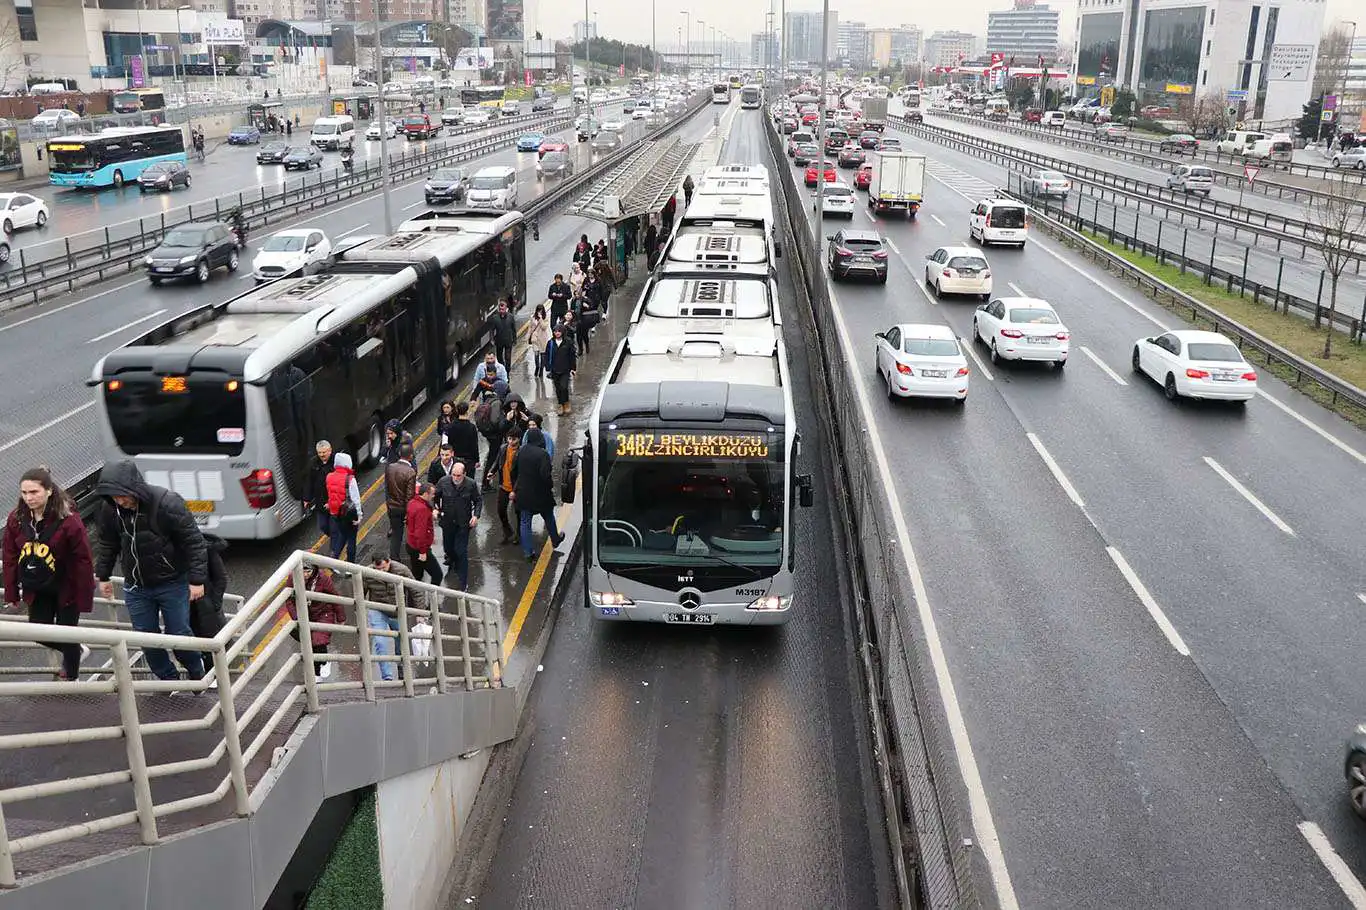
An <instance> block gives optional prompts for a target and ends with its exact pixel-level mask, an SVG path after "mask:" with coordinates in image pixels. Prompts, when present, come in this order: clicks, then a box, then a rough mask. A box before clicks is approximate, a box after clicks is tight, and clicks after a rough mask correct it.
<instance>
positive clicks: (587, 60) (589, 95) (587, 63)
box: [583, 0, 593, 120]
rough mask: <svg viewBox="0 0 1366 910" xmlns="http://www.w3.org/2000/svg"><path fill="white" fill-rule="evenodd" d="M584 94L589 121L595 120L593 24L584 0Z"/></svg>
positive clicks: (586, 2) (586, 0)
mask: <svg viewBox="0 0 1366 910" xmlns="http://www.w3.org/2000/svg"><path fill="white" fill-rule="evenodd" d="M583 60H584V64H583V66H584V73H583V92H584V99H585V103H584V107H586V108H587V109H588V119H589V120H592V119H593V23H592V22H591V21H590V20H589V18H588V0H583Z"/></svg>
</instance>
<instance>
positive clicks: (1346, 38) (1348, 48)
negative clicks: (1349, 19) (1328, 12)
mask: <svg viewBox="0 0 1366 910" xmlns="http://www.w3.org/2000/svg"><path fill="white" fill-rule="evenodd" d="M1351 61H1352V33H1351V30H1350V29H1349V28H1348V27H1347V26H1346V25H1344V24H1343V23H1341V22H1338V23H1335V24H1334V25H1333V27H1332V28H1330V29H1329V30H1328V31H1326V32H1324V33H1323V37H1322V38H1320V39H1319V56H1318V60H1317V62H1316V63H1315V64H1314V90H1313V91H1312V92H1311V93H1310V95H1309V97H1311V98H1322V97H1323V96H1324V95H1326V94H1331V93H1332V92H1333V90H1334V89H1337V88H1339V87H1341V86H1342V80H1343V77H1344V76H1346V75H1347V67H1348V65H1349V64H1350V63H1351Z"/></svg>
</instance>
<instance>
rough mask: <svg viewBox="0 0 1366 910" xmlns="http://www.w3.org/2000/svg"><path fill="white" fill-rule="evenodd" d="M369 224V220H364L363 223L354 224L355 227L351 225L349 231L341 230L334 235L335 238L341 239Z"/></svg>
mask: <svg viewBox="0 0 1366 910" xmlns="http://www.w3.org/2000/svg"><path fill="white" fill-rule="evenodd" d="M369 226H370V222H368V221H367V222H365V223H364V224H358V225H356V226H355V227H353V228H352V229H351V230H349V231H342V232H341V233H340V234H338V235H337V236H336V238H335V239H337V240H341V239H342V238H343V237H350V236H351V235H352V234H354V233H356V231H359V230H362V229H364V228H368V227H369Z"/></svg>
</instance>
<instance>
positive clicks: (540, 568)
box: [503, 474, 583, 663]
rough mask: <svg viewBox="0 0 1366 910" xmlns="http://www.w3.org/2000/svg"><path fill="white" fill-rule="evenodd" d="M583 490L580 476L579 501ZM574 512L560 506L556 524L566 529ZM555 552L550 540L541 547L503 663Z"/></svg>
mask: <svg viewBox="0 0 1366 910" xmlns="http://www.w3.org/2000/svg"><path fill="white" fill-rule="evenodd" d="M582 490H583V474H579V479H578V480H577V481H576V482H575V484H574V491H575V496H574V498H575V499H576V500H577V499H578V498H579V494H580V492H581V491H582ZM573 510H574V506H573V505H572V504H571V503H564V504H563V505H561V506H560V514H558V515H556V516H555V524H556V525H558V526H559V527H558V528H557V529H556V530H559V531H560V533H561V534H563V533H564V531H563V530H561V529H562V528H563V527H564V522H565V519H566V518H568V517H569V513H570V512H572V511H573ZM553 552H555V548H554V547H553V546H551V543H550V541H549V540H546V542H545V545H544V546H542V547H541V557H540V559H537V560H536V568H534V569H532V570H531V577H530V578H528V579H527V583H526V587H525V588H523V589H522V599H521V602H519V603H518V604H517V612H516V613H514V614H513V615H512V622H511V623H510V624H509V625H508V632H507V635H506V636H504V637H503V662H504V663H506V662H507V659H508V658H509V657H511V656H512V649H513V648H515V647H516V646H517V639H518V638H519V637H520V636H521V634H522V626H523V625H524V624H525V623H526V618H527V616H528V615H529V614H530V613H531V607H532V604H534V603H535V602H536V594H537V593H538V592H539V591H540V588H541V582H542V581H543V580H544V579H545V571H546V569H548V568H549V567H550V554H551V553H553Z"/></svg>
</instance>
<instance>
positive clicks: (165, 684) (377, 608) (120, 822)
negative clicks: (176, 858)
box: [0, 551, 504, 887]
mask: <svg viewBox="0 0 1366 910" xmlns="http://www.w3.org/2000/svg"><path fill="white" fill-rule="evenodd" d="M310 567H311V568H314V569H316V570H317V571H320V572H321V571H330V572H332V573H334V577H336V578H338V579H343V576H344V580H341V581H340V583H339V584H338V585H337V590H338V594H336V595H329V594H321V593H318V592H315V591H309V590H307V587H306V585H305V576H304V572H305V569H306V568H310ZM367 581H369V582H371V583H372V585H373V584H374V583H379V584H381V585H392V586H393V588H392V591H393V601H394V602H393V603H382V602H376V601H373V600H371V599H369V597H368V596H367V594H366V582H367ZM372 591H374V592H377V591H378V589H374V588H372ZM296 593H298V594H299V595H300V596H298V597H297V598H296ZM292 598H294V599H296V600H297V601H298V602H299V609H298V611H297V612H298V619H297V620H293V619H290V620H288V621H287V622H286V623H285V624H284V625H282V626H277V625H276V623H277V618H278V617H279V616H280V615H281V611H282V609H283V608H284V607H285V605H286V603H287V602H288V601H289V600H291V599H292ZM309 604H335V605H337V606H340V607H341V608H342V609H343V611H345V612H346V614H347V616H348V617H349V622H345V623H319V622H312V621H311V620H310V618H309V610H308V605H309ZM362 611H364V617H365V618H364V619H362ZM371 626H374V628H371ZM295 631H297V633H298V636H297V638H296V637H295V636H294V634H291V633H293V632H295ZM314 632H319V633H329V634H331V635H332V642H333V645H332V646H331V647H329V649H328V653H326V654H318V653H315V652H314V650H313V645H312V634H313V633H314ZM35 639H40V640H42V641H45V642H56V643H74V644H79V645H84V646H85V647H88V648H90V649H91V651H92V652H100V651H103V652H107V653H108V655H109V662H108V666H109V674H108V676H107V678H105V677H102V676H98V675H96V676H93V677H92V678H90V679H83V680H80V681H73V682H49V681H38V680H32V679H30V680H25V681H14V682H10V681H5V682H0V698H2V699H4V700H5V702H4V704H5V715H6V718H7V724H6V727H7V729H13V728H15V727H16V726H25V725H27V726H31V727H34V728H35V729H27V730H25V731H24V732H18V733H6V734H4V735H0V761H3V762H4V763H5V764H6V765H8V766H10V770H11V772H12V770H13V766H14V765H15V764H18V763H22V762H23V760H24V757H25V755H27V756H29V757H30V758H31V759H32V765H33V766H35V767H37V768H39V769H42V770H48V769H51V768H56V769H58V771H59V772H60V769H62V768H63V767H66V766H68V765H70V764H73V763H74V764H79V763H80V762H72V761H70V760H71V759H72V758H73V756H75V755H79V756H81V758H82V759H83V760H84V761H85V762H89V763H90V764H92V765H94V768H93V769H92V768H82V769H81V772H80V773H77V774H75V775H74V776H62V775H61V774H60V773H58V774H56V775H51V776H47V775H44V778H45V779H43V780H41V781H37V782H27V783H18V782H17V781H16V779H15V774H13V773H6V774H5V775H3V777H4V779H5V787H4V789H0V887H14V886H15V884H16V865H15V862H16V857H17V856H22V855H23V854H26V853H31V852H35V851H40V850H42V849H43V848H50V847H53V846H55V845H58V844H62V843H64V842H67V841H71V840H75V839H79V838H85V837H92V836H95V835H99V834H102V833H104V832H109V831H113V830H115V829H121V828H128V827H131V826H133V825H136V826H137V828H138V841H139V842H140V843H142V844H154V843H157V842H158V841H159V839H160V836H161V835H160V829H159V825H161V824H163V823H165V821H166V820H168V819H170V820H174V819H177V817H184V818H185V819H192V820H193V823H194V824H196V825H197V824H203V823H206V821H207V820H213V819H206V818H205V817H204V813H202V812H199V811H198V810H204V809H207V808H209V807H214V806H217V805H218V804H219V803H221V802H222V801H223V800H224V799H227V798H231V812H232V813H233V814H236V815H238V816H246V815H250V814H251V813H252V812H253V811H254V806H253V804H252V796H253V794H254V793H255V791H256V788H257V786H259V784H260V782H261V776H262V775H263V774H264V772H265V770H266V766H267V765H268V761H266V762H261V761H258V759H261V758H262V757H263V753H264V757H265V758H266V759H267V760H268V759H269V758H270V755H271V752H270V751H267V750H268V748H269V747H271V746H272V745H273V744H275V743H276V742H277V739H279V738H281V737H284V736H287V732H288V729H289V725H292V722H295V721H297V720H298V719H299V718H300V717H301V716H302V715H304V714H316V713H317V712H318V711H319V710H320V708H321V707H322V705H323V703H324V701H334V700H335V701H347V700H356V699H357V698H363V699H364V700H366V701H374V700H375V699H376V698H377V697H379V695H380V693H382V692H392V693H394V694H396V695H398V696H401V697H406V698H411V697H413V696H415V695H418V694H427V693H428V692H429V691H433V690H434V691H435V692H439V693H448V692H456V691H474V690H476V689H481V688H490V687H497V686H501V675H502V669H503V659H504V658H503V654H502V614H501V608H500V606H499V604H498V603H497V602H496V601H493V600H490V599H488V598H484V597H479V596H476V595H472V594H466V593H464V592H460V591H452V590H450V589H449V588H440V587H436V586H434V585H429V584H426V583H424V582H419V581H415V580H413V579H411V578H401V577H399V576H396V575H390V574H388V573H385V572H380V571H378V570H376V569H372V568H368V567H360V566H354V565H350V564H347V563H343V562H340V561H337V560H333V559H329V558H327V557H325V556H318V555H315V554H312V553H306V552H302V551H299V552H295V553H294V554H293V555H292V556H290V557H289V559H287V560H286V561H285V562H284V564H283V565H281V566H280V567H279V568H278V569H276V571H275V573H274V574H273V575H272V576H271V577H270V579H268V580H267V581H266V582H265V584H263V585H262V587H261V588H260V589H259V590H258V591H257V592H256V593H255V594H253V595H252V596H251V597H249V598H248V599H247V600H246V601H245V602H244V603H243V604H242V605H241V608H240V609H239V610H238V611H237V612H236V614H235V615H234V616H233V617H232V618H231V619H230V620H229V621H228V624H227V625H226V626H225V627H224V629H223V630H222V631H221V632H219V633H218V634H217V635H216V636H215V637H213V638H211V639H208V638H187V637H180V636H173V635H160V634H152V633H144V632H129V631H124V630H122V629H112V628H99V627H95V626H93V625H87V626H75V627H69V626H48V625H45V626H42V627H41V630H39V629H35V628H34V627H32V626H30V625H28V624H27V623H25V622H19V621H7V622H0V654H3V653H5V652H6V651H10V650H12V649H14V648H16V647H32V646H33V643H34V641H35ZM339 640H340V641H341V642H344V643H345V644H344V645H338V644H337V643H338V642H339ZM384 642H390V643H392V646H390V645H385V644H382V643H384ZM146 648H163V649H174V650H177V651H180V652H186V653H189V652H193V653H197V654H201V655H208V656H211V657H212V658H213V668H212V670H211V671H210V673H209V674H207V675H206V676H205V677H204V678H203V679H200V680H195V681H173V680H172V681H167V680H158V679H140V678H137V677H135V676H134V673H133V650H134V649H146ZM322 662H328V663H332V664H334V665H337V666H339V667H342V668H345V669H343V670H342V671H341V672H339V673H334V674H333V675H332V677H331V678H330V681H329V680H325V679H322V678H319V676H318V675H317V674H316V673H315V671H314V669H313V668H314V665H315V664H318V663H322ZM385 665H388V666H387V668H386V666H385ZM395 665H398V666H401V667H402V674H401V677H400V678H395V679H392V680H386V679H384V678H383V677H385V676H391V675H393V668H394V666H395ZM377 677H379V678H377ZM169 693H197V694H198V695H200V698H198V699H196V698H190V699H188V701H177V702H175V704H176V705H185V706H186V708H185V709H183V710H180V711H178V712H177V713H178V714H179V715H180V716H177V717H176V718H175V719H173V720H160V721H148V720H146V719H144V717H143V715H144V713H148V714H153V715H155V714H158V713H163V712H164V711H165V704H166V703H165V702H164V701H163V700H162V699H163V698H164V696H165V695H166V694H169ZM348 695H349V697H348ZM204 699H210V701H208V704H207V708H206V709H205V710H203V711H202V713H201V712H199V711H198V710H197V706H200V705H204V704H205V701H204ZM92 706H93V709H94V710H93V713H94V714H95V718H96V720H97V722H96V723H95V724H93V725H90V726H81V727H69V726H66V725H65V724H64V721H65V720H66V719H68V718H72V717H89V716H91V714H92ZM35 707H36V710H32V709H35ZM100 709H103V711H101V710H100ZM35 715H36V718H35ZM100 721H103V722H100ZM214 730H218V731H219V733H218V735H217V736H216V737H215V738H213V739H211V740H210V741H209V742H207V743H205V742H204V740H203V736H202V734H204V733H207V732H210V731H214ZM282 731H283V732H282ZM277 733H278V734H279V736H278V737H277ZM186 735H190V739H191V742H192V744H193V745H194V746H198V745H204V746H207V748H208V751H207V754H198V753H196V754H195V755H194V757H185V755H184V754H183V753H180V754H177V755H176V756H174V760H168V761H163V762H160V763H156V762H154V761H153V760H152V759H150V758H149V755H153V754H155V753H162V754H163V755H164V753H165V752H166V749H165V748H164V747H163V746H162V744H163V743H166V742H168V741H169V742H174V741H175V740H177V739H178V738H181V737H185V736H186ZM116 741H122V742H123V744H124V750H123V751H124V753H125V755H124V761H122V762H120V761H119V760H118V758H117V755H116V752H117V750H112V749H109V748H101V747H100V746H99V745H95V744H105V743H112V742H116ZM183 741H184V740H183V739H182V742H183ZM91 745H94V748H93V749H90V748H83V747H85V746H91ZM192 747H193V746H192ZM154 750H155V752H154ZM55 755H60V756H61V757H62V758H63V759H64V761H60V762H58V761H55V760H54V756H55ZM166 757H168V758H169V757H170V756H166ZM225 765H226V767H224V766H225ZM219 775H221V776H219ZM154 786H155V788H156V790H157V791H159V792H160V793H161V794H162V795H163V796H164V795H165V793H166V791H167V790H170V789H174V790H176V792H178V793H179V794H180V795H178V798H174V799H164V798H163V799H157V798H156V794H154ZM205 787H208V789H204V788H205ZM105 788H127V790H131V794H130V795H131V805H129V800H128V795H129V794H127V793H126V791H125V796H124V798H123V799H122V800H121V802H122V804H123V805H124V806H128V807H127V808H124V809H123V811H116V812H112V813H110V814H107V815H103V816H97V817H93V818H91V817H85V818H82V819H81V820H80V821H77V822H74V823H71V824H61V823H58V824H57V825H56V826H48V827H45V828H43V829H42V830H37V831H34V832H33V833H30V834H27V835H25V836H22V837H17V838H11V837H10V835H9V834H8V833H7V828H6V815H7V814H10V815H12V814H13V808H12V807H14V806H15V805H16V804H21V803H26V802H32V801H36V800H43V799H54V798H59V797H62V796H67V795H72V794H84V795H85V797H84V798H87V799H88V798H90V797H89V794H91V793H92V792H94V791H99V790H103V789H105ZM187 789H188V790H189V792H188V793H186V792H184V791H186V790H187ZM191 813H195V814H194V815H193V816H192V815H191ZM182 820H183V819H182ZM36 864H37V865H41V859H40V860H39V861H38V862H37V863H36Z"/></svg>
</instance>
